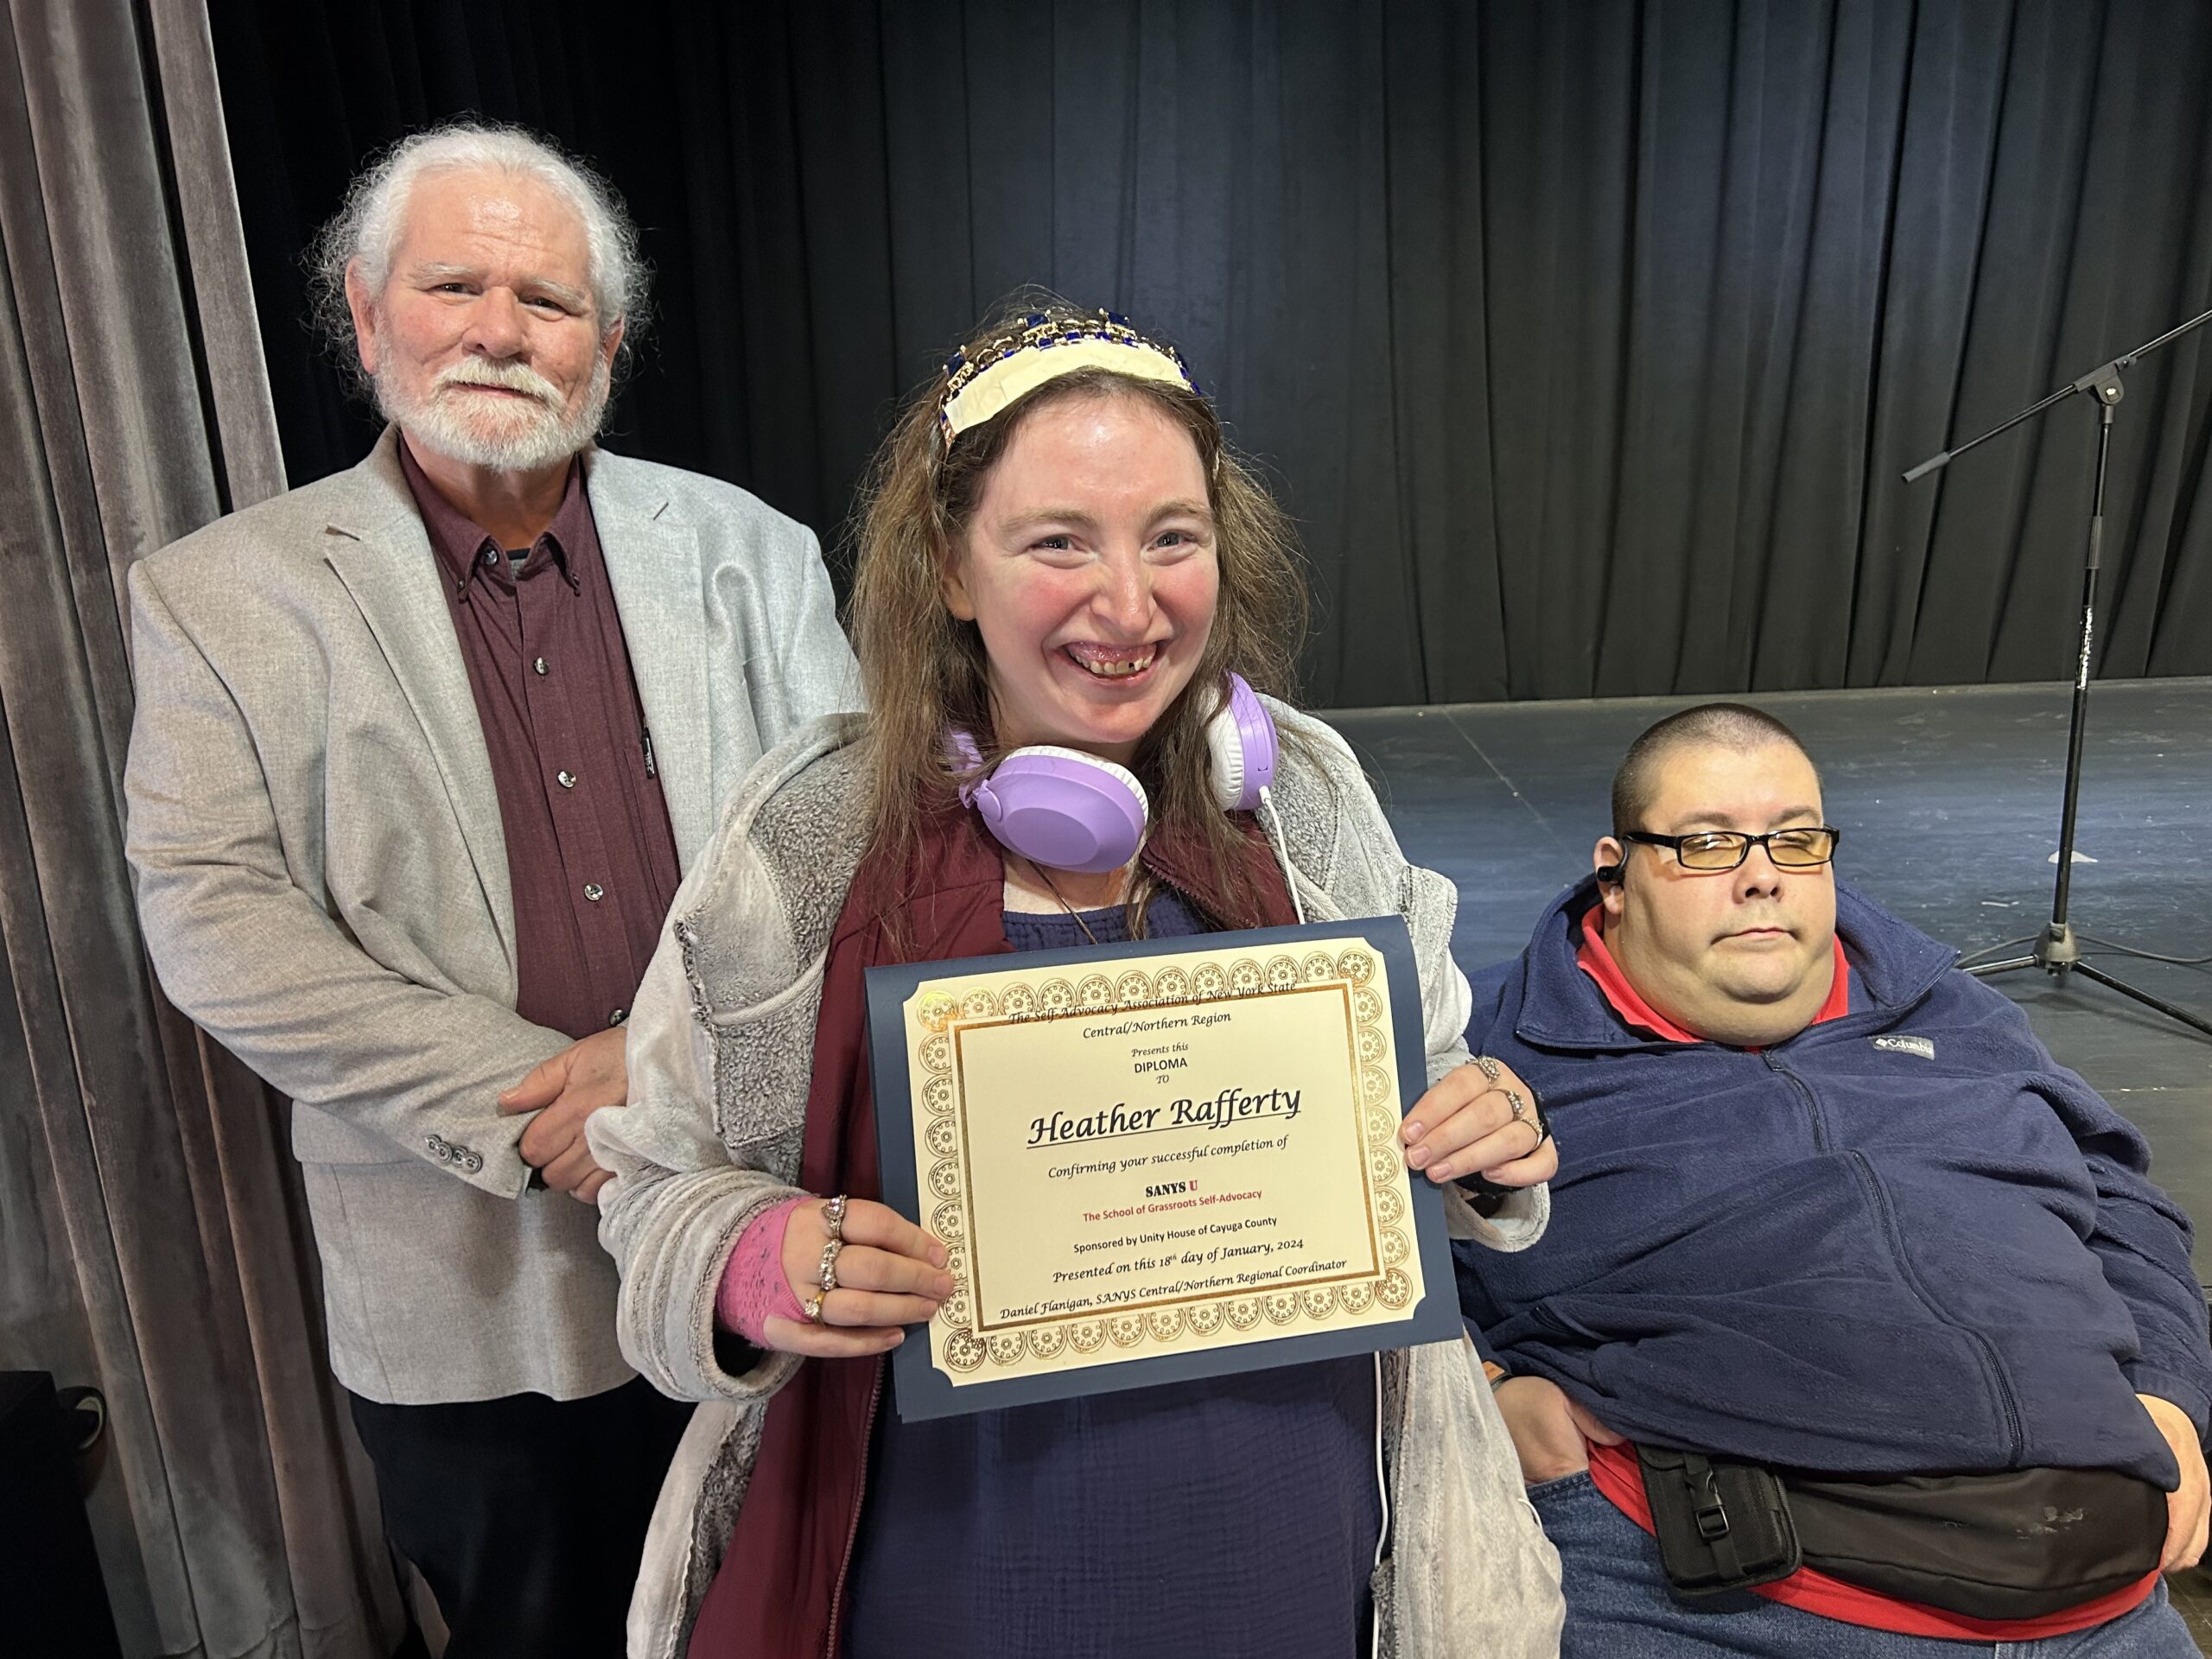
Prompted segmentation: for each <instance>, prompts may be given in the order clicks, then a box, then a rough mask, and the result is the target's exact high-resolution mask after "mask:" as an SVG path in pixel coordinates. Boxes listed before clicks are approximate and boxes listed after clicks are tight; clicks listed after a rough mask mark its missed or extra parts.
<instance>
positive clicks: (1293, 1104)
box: [1029, 1086, 1300, 1147]
mask: <svg viewBox="0 0 2212 1659" xmlns="http://www.w3.org/2000/svg"><path fill="white" fill-rule="evenodd" d="M1299 1094H1300V1091H1299V1090H1295V1089H1269V1090H1265V1091H1264V1092H1262V1093H1258V1094H1247V1093H1246V1092H1245V1091H1244V1090H1242V1089H1238V1088H1236V1087H1234V1086H1232V1087H1230V1088H1227V1089H1224V1090H1222V1091H1221V1092H1220V1093H1219V1094H1217V1095H1216V1096H1213V1097H1212V1098H1211V1100H1187V1099H1186V1100H1171V1101H1169V1102H1168V1103H1166V1105H1164V1106H1131V1105H1129V1104H1128V1103H1126V1102H1122V1101H1117V1102H1116V1103H1114V1104H1113V1105H1111V1106H1109V1107H1107V1108H1105V1109H1103V1110H1101V1111H1096V1112H1090V1113H1087V1114H1085V1115H1084V1116H1075V1115H1073V1114H1071V1113H1068V1112H1054V1113H1052V1114H1051V1115H1050V1116H1046V1117H1039V1118H1033V1119H1031V1120H1030V1123H1029V1144H1030V1145H1031V1146H1033V1147H1049V1146H1055V1145H1058V1144H1059V1143H1060V1142H1062V1141H1105V1140H1109V1139H1111V1138H1113V1137H1115V1136H1116V1135H1165V1134H1166V1133H1167V1132H1169V1131H1170V1130H1173V1129H1225V1128H1231V1127H1232V1126H1234V1125H1236V1124H1238V1123H1249V1122H1252V1121H1253V1120H1254V1119H1255V1118H1263V1117H1280V1118H1284V1119H1289V1118H1294V1117H1296V1116H1298V1097H1299Z"/></svg>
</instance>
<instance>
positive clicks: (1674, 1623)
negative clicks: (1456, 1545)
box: [1529, 1473, 2197, 1659]
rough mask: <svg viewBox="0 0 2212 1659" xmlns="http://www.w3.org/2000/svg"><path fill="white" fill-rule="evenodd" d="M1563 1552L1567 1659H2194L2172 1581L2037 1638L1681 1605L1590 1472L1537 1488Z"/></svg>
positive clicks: (1766, 1606) (1738, 1605)
mask: <svg viewBox="0 0 2212 1659" xmlns="http://www.w3.org/2000/svg"><path fill="white" fill-rule="evenodd" d="M1529 1499H1530V1501H1531V1502H1533V1503H1535V1506H1536V1513H1537V1515H1538V1516H1540V1517H1541V1519H1542V1521H1543V1523H1544V1532H1545V1534H1546V1535H1547V1536H1548V1537H1549V1538H1550V1539H1551V1541H1552V1542H1553V1543H1554V1545H1556V1546H1557V1547H1558V1548H1559V1559H1560V1573H1561V1576H1562V1578H1563V1580H1564V1587H1565V1589H1566V1592H1567V1630H1566V1631H1565V1633H1564V1634H1563V1635H1562V1636H1561V1637H1560V1659H1673V1656H1677V1655H1681V1656H1690V1655H1698V1656H1708V1655H1719V1654H1728V1655H1741V1656H1745V1659H1977V1656H1980V1655H1983V1654H1987V1655H1990V1656H1992V1659H2197V1647H2196V1642H2195V1640H2194V1639H2193V1638H2192V1637H2190V1633H2189V1627H2188V1626H2187V1625H2186V1624H2183V1622H2182V1617H2181V1615H2180V1614H2179V1613H2177V1612H2176V1611H2174V1610H2173V1607H2172V1605H2171V1604H2170V1603H2169V1602H2168V1601H2167V1599H2166V1586H2164V1584H2161V1585H2159V1586H2158V1588H2157V1589H2156V1590H2154V1591H2153V1592H2152V1593H2151V1596H2150V1598H2149V1599H2147V1600H2145V1602H2144V1603H2143V1605H2141V1606H2139V1607H2138V1608H2136V1609H2135V1610H2134V1611H2133V1612H2129V1613H2125V1614H2122V1615H2121V1616H2120V1618H2115V1619H2111V1620H2109V1621H2107V1623H2105V1624H2100V1625H2097V1626H2096V1627H2095V1628H2094V1629H2093V1630H2079V1631H2076V1632H2075V1634H2074V1635H2072V1636H2052V1637H2044V1638H2043V1639H2042V1640H2040V1641H2036V1642H1954V1641H1949V1640H1946V1639H1944V1638H1942V1637H1930V1636H1900V1635H1898V1634H1897V1633H1896V1632H1895V1631H1892V1630H1867V1629H1866V1628H1864V1627H1863V1626H1861V1625H1857V1624H1842V1623H1840V1621H1838V1620H1836V1619H1833V1618H1822V1617H1821V1615H1819V1614H1818V1613H1808V1612H1802V1611H1799V1610H1798V1609H1796V1608H1795V1607H1784V1606H1782V1605H1779V1604H1777V1603H1775V1602H1771V1601H1769V1600H1767V1599H1765V1598H1764V1596H1755V1595H1752V1594H1751V1593H1750V1592H1744V1593H1743V1594H1740V1595H1727V1596H1713V1597H1710V1598H1707V1597H1700V1598H1699V1599H1697V1600H1696V1601H1694V1602H1689V1601H1682V1600H1678V1599H1676V1598H1675V1596H1674V1595H1673V1593H1672V1592H1669V1589H1668V1588H1667V1575H1666V1573H1665V1572H1664V1571H1663V1570H1662V1568H1661V1567H1660V1565H1659V1546H1658V1544H1657V1543H1656V1541H1654V1540H1653V1538H1652V1537H1651V1535H1650V1534H1649V1533H1647V1532H1645V1531H1644V1530H1643V1528H1641V1527H1639V1526H1637V1524H1636V1522H1633V1521H1631V1520H1630V1519H1629V1518H1628V1517H1627V1516H1624V1515H1623V1514H1622V1513H1621V1512H1620V1511H1619V1510H1617V1509H1615V1508H1614V1507H1613V1506H1612V1503H1611V1501H1610V1500H1608V1499H1607V1498H1606V1497H1605V1494H1604V1493H1602V1492H1600V1491H1599V1490H1598V1488H1597V1486H1596V1484H1594V1483H1593V1482H1592V1480H1591V1478H1590V1477H1589V1475H1588V1474H1587V1473H1584V1474H1579V1475H1569V1476H1567V1478H1565V1479H1563V1480H1551V1481H1546V1482H1545V1483H1544V1484H1542V1485H1541V1486H1534V1487H1531V1488H1530V1489H1529Z"/></svg>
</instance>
